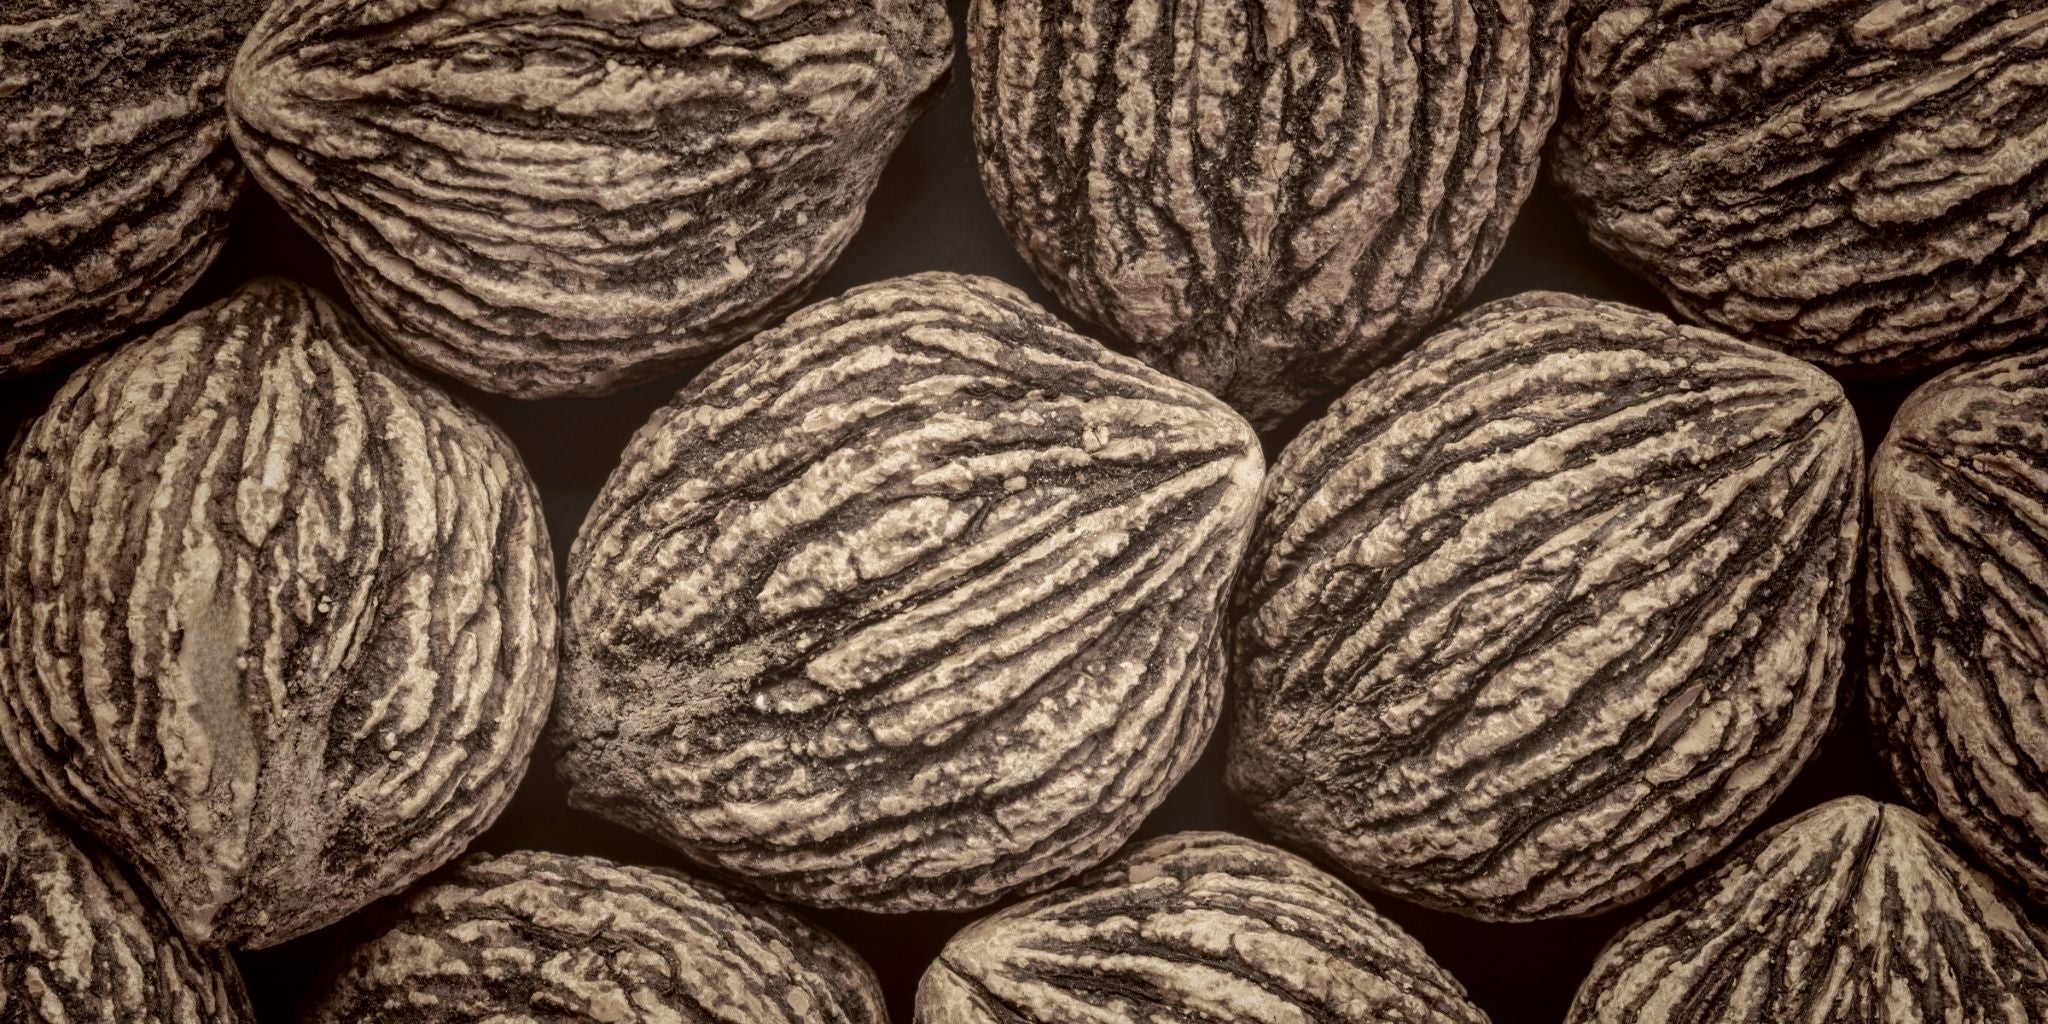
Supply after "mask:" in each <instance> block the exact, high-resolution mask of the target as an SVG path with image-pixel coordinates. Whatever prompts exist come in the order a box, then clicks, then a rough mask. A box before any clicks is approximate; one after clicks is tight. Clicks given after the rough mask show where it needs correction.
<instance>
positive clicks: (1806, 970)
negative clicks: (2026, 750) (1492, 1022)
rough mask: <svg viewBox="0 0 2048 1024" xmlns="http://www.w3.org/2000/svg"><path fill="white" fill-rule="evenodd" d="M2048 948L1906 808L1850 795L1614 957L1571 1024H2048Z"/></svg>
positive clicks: (1601, 964) (1731, 863) (1746, 860)
mask: <svg viewBox="0 0 2048 1024" xmlns="http://www.w3.org/2000/svg"><path fill="white" fill-rule="evenodd" d="M2042 1020H2048V959H2044V958H2043V954H2042V951H2041V948H2040V947H2038V946H2036V945H2035V944H2034V942H2033V940H2032V939H2031V938H2030V937H2029V936H2028V934H2027V932H2026V928H2025V925H2024V923H2023V922H2022V920H2021V919H2020V917H2019V915H2018V913H2017V911H2016V908H2014V907H2013V906H2012V905H2011V903H2009V902H2008V901H2007V900H2006V899H2005V897H2004V895H2003V894H2001V893H2000V892H1999V891H1998V890H1997V889H1996V887H1995V886H1993V884H1992V883H1991V880H1990V879H1988V878H1985V877H1984V876H1983V875H1980V874H1978V873H1977V872H1976V871H1974V870H1972V869H1971V868H1970V867H1969V866H1968V865H1966V864H1964V863H1963V861H1962V860H1961V859H1960V858H1958V857H1957V856H1956V855H1955V854H1954V853H1952V852H1950V851H1949V850H1948V849H1947V848H1946V847H1944V846H1942V845H1941V842H1940V841H1939V840H1938V839H1936V838H1935V836H1934V831H1933V829H1932V828H1931V827H1930V825H1929V824H1928V822H1927V821H1926V819H1924V818H1922V817H1920V816H1919V815H1917V814H1914V813H1913V812H1911V811H1909V810H1906V809H1905V808H1903V807H1896V806H1888V805H1885V804H1879V803H1875V802H1873V801H1870V800H1867V799H1864V798H1861V797H1851V798H1847V799H1842V800H1837V801H1835V802H1833V803H1830V804H1825V805H1823V806H1821V807H1818V808H1815V809H1813V810H1811V811H1808V812H1807V813H1805V814H1803V815H1800V816H1799V817H1797V818H1794V819H1792V820H1791V821H1788V822H1786V823H1784V824H1782V825H1779V826H1778V827H1777V828H1775V829H1772V830H1771V831H1769V832H1767V833H1765V834H1764V835H1762V836H1759V837H1758V838H1756V839H1755V840H1753V841H1751V842H1749V843H1747V844H1745V845H1744V846H1742V847H1741V848H1740V849H1738V850H1736V851H1735V853H1734V854H1732V855H1731V856H1730V857H1729V859H1728V861H1727V863H1725V864H1723V865H1722V866H1721V867H1720V868H1719V869H1717V870H1716V871H1715V872H1714V874H1712V875H1711V876H1709V877H1707V878H1705V879H1703V880H1701V881H1700V882H1698V883H1696V884H1694V885H1692V886H1691V887H1689V888H1687V889H1685V890H1684V891H1682V892H1680V893H1678V894H1677V895H1675V896H1672V897H1671V898H1669V899H1667V900H1665V901H1664V902H1663V903H1661V904H1659V905H1658V906H1657V907H1656V909H1654V910H1652V911H1651V912H1650V914H1649V916H1647V917H1645V918H1644V919H1643V920H1641V921H1639V922H1637V923H1636V924H1634V925H1631V926H1630V927H1629V928H1628V930H1626V931H1624V932H1623V933H1622V934H1621V935H1620V936H1619V937H1618V938H1616V939H1615V940H1614V941H1613V942H1611V943H1609V944H1608V946H1607V948H1606V949H1605V950H1603V951H1602V952H1601V954H1600V959H1599V961H1598V962H1597V963H1596V964H1594V967H1593V973H1592V975H1591V976H1590V977H1588V978H1587V979H1586V982H1585V984H1584V986H1582V987H1581V988H1580V989H1579V996H1578V999H1577V1000H1576V1001H1575V1002H1574V1003H1573V1005H1572V1011H1571V1014H1570V1016H1569V1017H1568V1018H1567V1024H1831V1022H1835V1021H1859V1022H1865V1024H1920V1022H1924V1021H1958V1022H1964V1021H1966V1022H1969V1024H2038V1022H2040V1021H2042Z"/></svg>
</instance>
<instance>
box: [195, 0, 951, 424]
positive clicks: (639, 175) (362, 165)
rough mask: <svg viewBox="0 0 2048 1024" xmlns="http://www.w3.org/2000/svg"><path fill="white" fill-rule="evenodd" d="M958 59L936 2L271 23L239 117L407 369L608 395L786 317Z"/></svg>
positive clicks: (240, 68)
mask: <svg viewBox="0 0 2048 1024" xmlns="http://www.w3.org/2000/svg"><path fill="white" fill-rule="evenodd" d="M951 36H952V26H951V23H950V22H949V21H948V20H947V18H946V11H945V7H944V5H943V4H942V3H939V2H938V0H747V2H734V3H702V2H689V3H676V2H674V0H426V2H407V3H375V4H373V3H364V2H361V0H278V2H277V3H276V5H275V6H273V7H272V8H271V10H270V12H269V13H268V14H267V15H266V16H265V18H264V20H263V21H262V23H261V24H259V25H258V26H257V28H256V30H255V31H254V32H253V33H252V34H251V36H250V40H249V45H248V46H247V47H246V48H245V49H244V50H243V53H242V56H241V58H240V60H239V61H238V62H237V65H236V68H235V76H234V80H233V82H232V83H231V84H230V89H229V92H230V95H229V106H230V109H231V115H232V122H233V130H234V135H235V141H236V143H237V145H239V146H240V147H241V149H242V152H243V153H244V154H245V155H246V156H247V158H248V160H249V166H250V171H251V173H253V174H254V175H255V177H256V179H257V180H258V181H259V182H261V183H262V184H263V186H264V187H265V188H266V189H269V190H270V192H271V193H272V194H273V195H276V196H277V197H278V199H279V200H280V201H281V202H282V203H283V204H284V205H285V207H286V208H287V209H289V210H290V211H291V213H292V215H293V216H294V217H295V218H297V219H298V221H299V222H300V223H301V224H303V225H305V226H306V228H307V229H308V230H309V231H311V232H312V234H313V235H314V237H315V238H317V239H319V240H320V242H321V244H322V245H323V246H325V247H326V249H327V251H328V253H329V254H330V255H331V256H332V257H333V258H334V261H335V267H336V269H337V270H338V271H339V273H340V275H341V279H342V282H343V284H344V285H346V287H347V288H348V292H349V295H350V297H351V298H353V299H354V300H355V304H356V306H357V307H358V308H360V309H361V310H362V313H363V316H364V318H365V319H366V320H367V321H368V322H369V324H370V326H371V327H372V328H374V329H375V330H376V331H378V332H379V333H380V334H382V335H383V336H384V337H385V338H386V339H388V340H390V341H392V342H393V343H394V344H396V345H397V347H398V348H399V349H400V350H401V351H403V352H405V353H406V354H407V355H408V356H409V357H411V358H413V359H416V360H418V361H420V362H422V363H424V364H426V365H428V366H431V367H433V368H434V369H437V370H440V371H442V372H444V373H447V374H450V375H451V376H454V377H457V378H459V379H461V380H463V381H465V382H467V383H469V384H472V385H475V386H477V387H479V388H483V389H485V390H488V391H496V392H501V393H507V394H513V395H519V396H524V397H544V396H549V395H564V394H602V393H605V392H608V391H612V390H616V389H618V388H620V387H623V386H625V385H627V384H631V383H634V382H636V381H639V380H643V379H646V378H649V377H653V376H658V375H660V374H661V373H663V372H666V371H669V370H673V369H675V368H677V367H679V366H682V365H685V364H689V363H695V362H702V361H703V360H705V359H707V358H709V357H710V356H713V355H715V354H717V353H718V352H719V351H720V350H722V349H723V348H725V347H727V346H729V345H731V344H733V343H734V342H737V341H740V340H742V339H744V338H746V337H748V336H749V335H751V334H753V333H754V332H755V331H757V330H759V329H760V328H761V327H763V326H765V325H766V324H769V323H772V322H773V321H774V320H776V319H779V318H780V316H781V315H782V314H784V313H786V312H788V311H789V310H790V309H791V308H793V307H794V306H796V304H797V303H799V302H800V301H802V299H803V295H804V293H805V292H806V291H808V290H809V288H810V286H811V284H812V283H813V282H815V281H816V280H817V279H818V277H820V276H822V275H823V274H824V272H825V271H826V269H827V268H829V267H830V265H831V264H832V261H833V260H834V259H835V258H837V256H838V255H839V251H840V250H841V249H843V248H844V247H845V246H846V243H847V242H848V241H849V240H850V239H851V238H852V237H853V233H854V230H855V229H856V228H858V227H859V226H860V220H861V214H862V211H863V208H864V207H865V205H866V203H867V199H868V194H869V193H870V192H872V191H873V190H874V187H875V182H876V180H877V179H878V178H879V177H880V175H881V171H882V165H883V164H884V162H886V161H887V160H888V158H889V154H890V152H891V151H893V150H894V149H895V147H896V144H897V142H898V141H899V140H900V139H901V138H902V136H903V133H904V131H905V130H906V129H907V128H908V127H909V124H910V121H911V120H912V119H913V118H914V116H915V115H916V114H917V113H918V112H919V111H921V110H922V109H923V107H924V105H925V103H926V102H928V101H929V99H930V98H931V97H932V96H933V95H934V94H935V90H934V86H935V85H936V84H937V83H939V82H941V81H943V79H944V77H945V75H946V73H947V69H948V67H949V60H950V57H951V55H952V50H951V45H950V41H951Z"/></svg>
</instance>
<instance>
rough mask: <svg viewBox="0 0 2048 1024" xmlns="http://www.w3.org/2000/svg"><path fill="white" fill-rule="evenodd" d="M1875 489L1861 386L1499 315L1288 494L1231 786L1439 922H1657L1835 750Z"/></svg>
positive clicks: (1254, 641) (1250, 565) (1288, 834)
mask: <svg viewBox="0 0 2048 1024" xmlns="http://www.w3.org/2000/svg"><path fill="white" fill-rule="evenodd" d="M1862 463H1863V451H1862V441H1861V437H1860V434H1859V432H1858V429H1857V425H1856V417H1855V414H1854V413H1853V412H1852V411H1851V409H1850V407H1849V405H1848V403H1847V401H1846V400H1845V399H1844V398H1843V395H1842V391H1841V388H1840V387H1838V386H1837V385H1836V384H1835V382H1834V381H1833V380H1831V379H1830V378H1828V377H1827V376H1826V375H1825V374H1823V373H1821V372H1820V371H1818V370H1816V369H1814V368H1813V367H1811V366H1809V365H1807V364H1805V363H1802V362H1799V361H1798V360H1795V359H1792V358H1789V357H1787V356H1784V355H1781V354H1778V353H1775V352H1771V351H1769V350H1767V349H1762V348H1758V347H1756V346H1752V345H1747V344H1744V343H1742V342H1738V341H1736V340H1734V339H1732V338H1728V337H1725V336H1722V335H1719V334H1715V333H1712V332H1709V331H1704V330H1698V329H1694V328H1682V327H1679V326H1676V325H1674V324H1672V323H1671V322H1670V321H1669V320H1666V319H1665V318H1663V317H1660V316H1655V315H1653V314H1649V313H1644V312H1641V311H1638V310H1634V309H1630V308H1628V307H1626V306H1620V305H1615V304H1611V303H1599V302H1592V301H1589V300H1584V299H1577V298H1572V297H1569V296H1563V295H1546V294H1530V295H1524V296H1520V297H1517V298H1514V299H1508V300H1505V301H1502V302H1496V303H1493V304H1490V305H1487V306H1483V307H1481V308H1480V309H1478V310H1476V311H1475V312H1473V313H1472V314H1470V315H1469V316H1467V317H1465V318H1463V319H1461V320H1459V321H1457V322H1455V323H1453V324H1452V325H1451V326H1450V327H1448V328H1446V329H1445V330H1443V331H1442V332H1440V333H1438V334H1437V335H1436V336H1434V337H1432V338H1431V339H1430V340H1429V341H1427V342H1425V343H1424V344H1423V345H1422V346H1421V347H1420V348H1418V349H1416V350H1415V351H1414V352H1412V353H1410V354H1409V355H1408V356H1407V357H1406V358H1404V359H1403V360H1402V361H1401V362H1400V363H1397V364H1395V365H1394V366H1392V367H1390V368H1388V369H1387V370H1386V371H1384V372H1382V373H1380V374H1378V375H1375V376H1374V377H1373V378H1372V379H1371V380H1370V381H1368V382H1366V383H1365V384H1363V385H1360V386H1359V387H1357V388H1355V389H1353V390H1352V391H1351V392H1350V393H1349V394H1348V395H1346V396H1345V397H1344V398H1342V399H1340V400H1339V401H1338V402H1337V404H1336V405H1335V406H1334V407H1332V409H1331V410H1330V412H1329V414H1328V415H1326V416H1325V417H1323V418H1322V419H1320V420H1318V421H1316V422H1315V423H1313V424H1311V425H1310V426H1309V427H1308V428H1307V429H1306V430H1305V431H1303V432H1302V434H1301V436H1300V437H1299V438H1297V439H1296V440H1295V441H1294V442H1293V443H1292V444H1290V445H1289V446H1288V448H1287V450H1286V451H1285V452H1284V453H1283V454H1282V455H1281V458H1280V461H1279V463H1278V465H1277V466H1275V468H1274V471H1273V477H1272V480H1271V482H1270V485H1269V487H1268V488H1267V495H1266V505H1265V509H1264V511H1263V513H1262V518H1261V521H1260V529H1259V536H1258V539H1257V540H1256V541H1255V542H1254V544H1253V547H1252V551H1251V553H1250V554H1249V555H1248V556H1247V561H1246V570H1245V579H1244V583H1243V587H1242V592H1241V595H1240V599H1241V601H1242V608H1241V610H1240V614H1239V615H1238V618H1237V621H1238V629H1239V632H1238V644H1237V662H1236V665H1237V671H1238V673H1239V687H1238V690H1237V697H1238V701H1239V703H1238V715H1237V719H1236V730H1235V735H1234V737H1233V742H1232V746H1231V751H1230V761H1229V766H1228V767H1229V777H1230V782H1231V784H1232V786H1233V787H1234V788H1235V789H1236V790H1237V791H1238V792H1239V793H1241V794H1242V795H1243V796H1244V797H1245V798H1246V799H1247V800H1249V801H1250V802H1251V803H1252V804H1253V807H1254V809H1255V810H1256V811H1257V812H1258V814H1259V815H1260V816H1261V818H1262V819H1263V820H1265V821H1266V822H1267V823H1268V824H1269V825H1270V826H1271V827H1272V828H1273V829H1274V830H1275V831H1276V832H1277V833H1278V834H1279V835H1281V836H1283V837H1285V838H1286V839H1288V840H1289V841H1291V842H1295V843H1299V844H1301V845H1303V846H1305V847H1309V848H1312V849H1314V850H1316V851H1318V852H1320V853H1321V854H1323V855H1325V856H1327V857H1329V858H1330V859H1332V860H1334V861H1335V862H1337V863H1338V864H1339V865H1341V866H1343V867H1344V868H1346V869H1347V870H1348V871H1350V872H1351V873H1352V874H1353V875H1355V876H1356V877H1357V878H1359V879H1360V880H1362V881H1363V882H1365V883H1366V884H1367V885H1370V886H1372V887H1374V888H1377V889H1381V890H1384V891H1386V892H1390V893H1393V894H1395V895H1399V896H1402V897H1405V898H1408V899H1412V900H1415V901H1418V902H1421V903H1425V904H1429V905H1433V906H1436V907H1440V908H1444V909H1448V910H1453V911H1457V912H1460V913H1464V914H1468V915H1472V916H1475V917H1481V918H1488V919H1497V920H1527V919H1533V918H1544V917H1555V916H1563V915H1572V914H1586V913H1592V912H1595V911H1599V910H1602V909H1605V908H1609V907H1613V906H1615V905H1617V904H1620V903H1625V902H1628V901H1630V900H1633V899H1637V898H1639V897H1641V896H1643V895H1645V894H1647V893H1649V892H1650V891H1651V890H1653V889H1655V888H1656V887H1657V886H1659V885H1661V884H1662V883H1664V882H1665V881H1667V880H1669V879H1670V878H1672V877H1673V876H1675V875H1677V874H1678V873H1680V872H1682V871H1684V870H1686V869H1687V868H1689V867H1692V866H1694V865H1696V864H1699V863H1700V862H1701V861H1704V860H1705V859H1707V858H1708V857H1711V856H1713V855H1714V854H1715V853H1717V852H1719V851H1720V850H1721V849H1722V848H1724V847H1725V846H1726V845H1727V844H1729V843H1730V842H1732V841H1734V839H1735V837H1736V836H1737V835H1738V834H1739V833H1740V832H1741V831H1742V830H1743V829H1744V828H1746V827H1748V826H1749V825H1750V824H1751V823H1752V822H1754V821H1755V820H1756V818H1757V817H1758V815H1760V814H1761V813H1762V812H1763V810H1764V809H1765V808H1766V807H1767V806H1769V804H1770V803H1771V801H1772V800H1773V799H1774V798H1775V797H1776V796H1777V795H1778V794H1779V793H1780V792H1782V791H1783V789H1784V787H1785V785H1786V784H1787V783H1788V782H1789V781H1790V779H1791V777H1792V775H1793V773H1794V772H1795V771H1796V770H1797V769H1798V768H1799V766H1800V765H1801V764H1802V763H1804V762H1805V760H1806V758H1807V757H1808V755H1809V754H1811V753H1812V751H1813V750H1814V748H1815V747H1816V746H1817V745H1818V744H1819V742H1820V739H1821V736H1822V735H1823V733H1825V731H1826V730H1827V727H1828V725H1829V723H1830V721H1831V718H1832V716H1833V713H1834V708H1835V700H1836V693H1837V689H1838V687H1839V683H1840V676H1841V672H1842V655H1843V644H1844V629H1845V626H1846V622H1847V619H1848V613H1849V607H1848V602H1849V591H1850V582H1851V574H1852V572H1853V571H1854V568H1855V564H1856V543H1857V531H1858V519H1859V511H1860V509H1859V506H1860V496H1861V487H1862Z"/></svg>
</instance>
